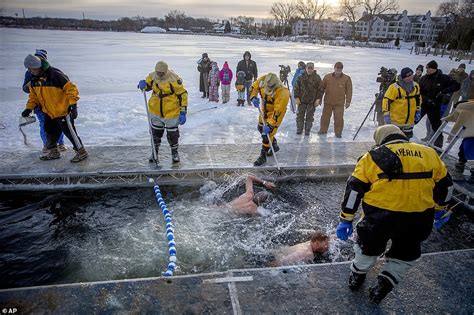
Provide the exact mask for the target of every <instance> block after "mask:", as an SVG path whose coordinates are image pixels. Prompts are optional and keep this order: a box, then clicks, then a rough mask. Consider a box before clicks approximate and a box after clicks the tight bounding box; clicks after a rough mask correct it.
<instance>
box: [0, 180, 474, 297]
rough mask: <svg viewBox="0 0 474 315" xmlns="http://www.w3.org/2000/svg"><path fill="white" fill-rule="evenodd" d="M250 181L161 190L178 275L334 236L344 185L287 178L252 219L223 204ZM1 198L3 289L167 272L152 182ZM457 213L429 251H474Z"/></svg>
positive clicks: (346, 247)
mask: <svg viewBox="0 0 474 315" xmlns="http://www.w3.org/2000/svg"><path fill="white" fill-rule="evenodd" d="M242 179H243V178H238V179H230V180H228V181H227V182H226V183H224V184H221V185H217V184H215V183H213V182H208V183H206V184H205V185H203V186H199V187H162V191H163V193H164V197H165V200H166V201H167V203H168V207H169V209H170V210H171V211H172V212H173V223H174V225H175V237H176V247H177V251H178V254H177V256H178V269H177V271H176V273H175V274H177V275H179V274H190V273H202V272H212V271H223V270H228V269H235V268H253V267H262V266H266V265H267V263H268V262H267V261H265V257H268V254H270V253H271V252H272V251H274V250H275V249H278V248H280V247H281V246H287V245H294V244H296V243H298V242H302V241H307V240H308V239H309V236H310V235H311V234H312V233H313V232H314V231H315V230H321V231H324V232H326V233H328V234H333V233H334V229H335V227H336V225H337V223H338V213H339V204H340V199H341V196H342V193H343V189H344V186H345V183H344V182H334V181H311V182H308V181H305V182H297V181H294V182H285V183H281V184H280V185H279V189H278V191H277V192H276V193H274V194H273V195H272V197H271V199H270V201H269V202H268V203H267V204H266V205H265V209H262V213H263V214H264V215H260V216H257V217H248V216H241V215H236V214H233V213H231V212H230V211H229V210H228V209H227V208H226V207H225V205H224V202H225V201H230V200H231V199H232V198H233V197H235V196H237V195H238V194H240V193H242V192H243V191H244V186H243V181H242ZM0 200H1V201H0V244H1V245H0V247H1V251H0V279H2V281H1V282H0V287H1V288H8V287H21V286H32V285H44V284H56V283H70V282H83V281H100V280H113V279H127V278H139V277H150V276H159V275H161V272H163V271H164V269H165V266H166V262H167V242H166V240H165V234H164V223H163V217H162V214H161V211H160V210H159V207H158V206H157V205H156V202H155V199H154V194H153V190H152V189H151V188H148V189H144V188H143V189H112V190H107V191H74V192H66V193H49V192H48V193H1V194H0ZM454 211H455V214H454V215H453V217H452V219H451V221H450V222H449V223H448V224H447V225H446V226H445V227H444V228H443V229H442V230H441V231H440V232H438V231H433V233H432V234H431V236H430V238H429V240H428V241H426V242H425V243H424V244H423V252H433V251H441V250H451V249H462V248H472V247H473V245H474V242H473V235H474V234H473V232H474V227H473V225H472V222H473V216H472V214H471V213H470V212H468V211H465V210H464V209H462V208H460V207H458V208H456V209H455V210H454ZM352 244H353V243H352V241H348V242H342V241H339V240H335V239H333V240H332V241H331V245H330V252H329V254H328V255H326V256H323V257H319V258H318V261H320V262H327V261H344V260H349V259H351V258H352Z"/></svg>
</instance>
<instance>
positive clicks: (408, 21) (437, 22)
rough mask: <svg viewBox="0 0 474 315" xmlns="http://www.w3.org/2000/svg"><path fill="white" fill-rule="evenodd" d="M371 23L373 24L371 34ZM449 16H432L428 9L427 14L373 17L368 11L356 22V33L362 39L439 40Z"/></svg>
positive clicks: (404, 13)
mask: <svg viewBox="0 0 474 315" xmlns="http://www.w3.org/2000/svg"><path fill="white" fill-rule="evenodd" d="M369 23H371V24H372V26H371V28H370V34H369ZM446 24H447V18H441V17H433V18H432V17H431V12H430V11H428V12H427V13H426V14H425V15H407V11H406V10H404V11H403V12H402V13H401V14H381V15H379V16H376V17H372V16H370V15H368V14H367V13H364V16H362V18H360V19H359V20H358V21H357V22H356V35H357V36H358V37H360V38H362V39H367V38H369V39H375V40H380V39H387V40H392V39H396V38H397V37H398V38H400V40H404V41H427V42H434V41H436V40H437V38H438V36H439V33H440V32H441V31H443V30H444V29H445V28H446Z"/></svg>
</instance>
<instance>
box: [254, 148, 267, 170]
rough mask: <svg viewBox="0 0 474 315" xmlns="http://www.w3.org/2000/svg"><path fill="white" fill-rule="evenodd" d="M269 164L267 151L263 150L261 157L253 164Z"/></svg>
mask: <svg viewBox="0 0 474 315" xmlns="http://www.w3.org/2000/svg"><path fill="white" fill-rule="evenodd" d="M266 162H267V151H266V150H264V149H262V151H260V156H259V157H258V159H257V160H256V161H255V162H253V166H261V165H263V164H265V163H266Z"/></svg>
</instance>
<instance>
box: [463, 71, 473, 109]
mask: <svg viewBox="0 0 474 315" xmlns="http://www.w3.org/2000/svg"><path fill="white" fill-rule="evenodd" d="M461 94H462V95H461V100H462V101H467V100H472V99H474V70H472V71H471V73H470V74H469V77H468V78H467V79H466V80H464V82H463V83H462V87H461Z"/></svg>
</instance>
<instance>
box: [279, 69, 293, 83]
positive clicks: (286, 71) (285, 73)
mask: <svg viewBox="0 0 474 315" xmlns="http://www.w3.org/2000/svg"><path fill="white" fill-rule="evenodd" d="M279 66H280V81H281V82H285V81H288V74H290V72H291V68H290V66H285V65H279Z"/></svg>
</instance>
